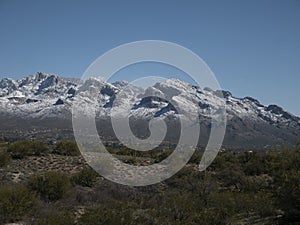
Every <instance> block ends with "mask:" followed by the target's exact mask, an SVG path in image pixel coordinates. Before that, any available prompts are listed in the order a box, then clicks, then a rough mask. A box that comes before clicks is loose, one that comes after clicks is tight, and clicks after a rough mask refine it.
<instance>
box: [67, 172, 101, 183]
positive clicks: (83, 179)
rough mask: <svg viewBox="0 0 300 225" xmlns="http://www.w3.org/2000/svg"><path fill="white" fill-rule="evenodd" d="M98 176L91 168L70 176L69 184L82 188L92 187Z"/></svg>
mask: <svg viewBox="0 0 300 225" xmlns="http://www.w3.org/2000/svg"><path fill="white" fill-rule="evenodd" d="M97 177H98V174H97V173H96V172H95V171H94V170H93V169H91V168H87V169H83V170H82V171H80V172H79V173H76V174H75V175H73V176H72V178H71V182H72V183H73V184H75V185H76V184H77V185H80V186H83V187H93V186H94V184H95V183H96V181H97Z"/></svg>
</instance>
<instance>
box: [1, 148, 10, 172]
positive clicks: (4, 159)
mask: <svg viewBox="0 0 300 225" xmlns="http://www.w3.org/2000/svg"><path fill="white" fill-rule="evenodd" d="M10 161H11V156H10V154H9V153H8V152H6V151H0V168H1V167H4V166H7V165H8V164H9V163H10Z"/></svg>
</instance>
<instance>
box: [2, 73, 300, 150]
mask: <svg viewBox="0 0 300 225" xmlns="http://www.w3.org/2000/svg"><path fill="white" fill-rule="evenodd" d="M78 99H80V100H81V101H83V102H87V103H88V102H94V101H95V100H96V102H97V109H96V111H97V112H96V115H97V119H98V120H99V121H102V122H104V123H105V124H107V123H108V122H109V121H108V118H109V116H110V114H111V113H113V112H122V110H124V108H125V106H126V107H127V108H128V107H130V108H129V114H130V117H133V118H135V119H136V120H135V121H139V120H140V119H147V118H152V117H161V118H165V119H168V121H169V123H172V121H173V120H174V121H175V120H176V118H177V117H178V116H180V114H182V113H187V114H190V115H192V113H194V112H197V114H199V118H200V125H201V137H202V138H201V137H200V143H201V141H202V142H203V144H204V142H205V140H206V139H207V137H208V134H209V131H210V115H213V114H214V112H215V111H216V110H217V109H218V107H219V106H220V105H221V104H222V103H225V104H226V111H227V131H226V135H225V141H224V145H225V146H229V147H262V146H266V145H270V146H273V145H276V144H282V143H288V144H290V143H293V142H294V141H295V140H297V139H298V138H299V137H300V118H298V117H296V116H294V115H292V114H291V113H289V112H287V111H285V110H284V109H282V108H281V107H279V106H277V105H269V106H264V105H262V104H260V103H259V101H258V100H256V99H253V98H251V97H244V98H237V97H234V96H232V94H231V93H230V92H228V91H222V90H216V91H214V90H211V89H209V88H204V89H202V88H200V87H196V86H193V85H191V84H189V83H186V82H183V81H181V80H178V79H170V80H166V81H164V82H159V83H156V84H155V85H153V86H151V87H148V88H147V89H146V90H144V89H143V88H140V87H137V86H134V85H132V84H129V83H127V82H125V81H118V82H115V83H107V82H105V81H104V80H101V79H100V78H90V79H88V80H86V81H84V82H83V81H81V80H79V79H70V78H63V77H60V76H57V75H53V74H46V73H41V72H38V73H37V74H35V75H31V76H28V77H25V78H23V79H20V80H13V79H10V78H4V79H2V80H1V82H0V121H1V126H2V128H1V131H0V132H1V133H2V137H3V138H4V137H6V136H9V133H10V132H12V133H16V132H18V131H19V132H21V131H20V130H24V129H26V130H30V129H35V130H38V129H39V128H41V127H43V129H44V130H45V129H46V128H47V129H48V128H49V129H50V130H53V129H59V130H60V131H61V130H64V126H65V127H67V128H68V129H70V128H71V125H70V123H71V109H72V105H73V102H74V101H76V100H78ZM178 108H180V109H181V111H180V110H178ZM91 110H95V109H91ZM195 116H197V115H195ZM62 121H64V122H62ZM108 127H109V126H108ZM133 127H134V126H133ZM136 127H138V128H139V132H140V133H141V132H142V131H141V130H147V129H146V128H145V126H143V125H140V126H139V125H136ZM108 129H109V128H108ZM56 132H58V131H57V130H56ZM145 132H146V131H145ZM111 133H112V132H111V131H108V130H107V132H106V131H104V132H102V133H101V134H102V135H104V136H105V135H108V136H113V135H112V134H111ZM142 133H143V132H142ZM146 133H147V132H146ZM175 133H176V132H175ZM141 136H143V135H141ZM171 136H172V135H171ZM171 136H170V137H171ZM0 137H1V136H0Z"/></svg>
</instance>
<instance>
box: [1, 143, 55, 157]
mask: <svg viewBox="0 0 300 225" xmlns="http://www.w3.org/2000/svg"><path fill="white" fill-rule="evenodd" d="M48 150H49V149H48V147H47V146H46V145H45V144H44V143H43V142H41V141H32V140H21V141H16V142H14V143H11V144H9V145H8V147H7V151H8V152H9V153H10V154H11V156H12V157H13V158H16V159H22V158H24V157H25V156H33V155H34V156H40V155H43V154H45V153H47V152H48Z"/></svg>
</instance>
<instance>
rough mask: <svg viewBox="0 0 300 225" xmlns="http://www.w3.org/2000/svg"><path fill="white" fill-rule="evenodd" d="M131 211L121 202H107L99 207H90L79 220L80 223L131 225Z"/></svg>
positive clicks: (83, 224) (84, 224)
mask: <svg viewBox="0 0 300 225" xmlns="http://www.w3.org/2000/svg"><path fill="white" fill-rule="evenodd" d="M130 214H131V213H130V212H129V210H128V209H127V208H125V207H122V206H121V205H120V202H119V203H113V202H110V203H106V204H105V205H101V206H99V207H98V208H95V209H90V210H88V211H87V212H86V213H85V214H83V215H82V217H81V218H80V219H79V221H78V225H102V224H103V225H116V224H123V225H127V224H128V225H129V224H130V221H131V220H132V218H131V215H130Z"/></svg>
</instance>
